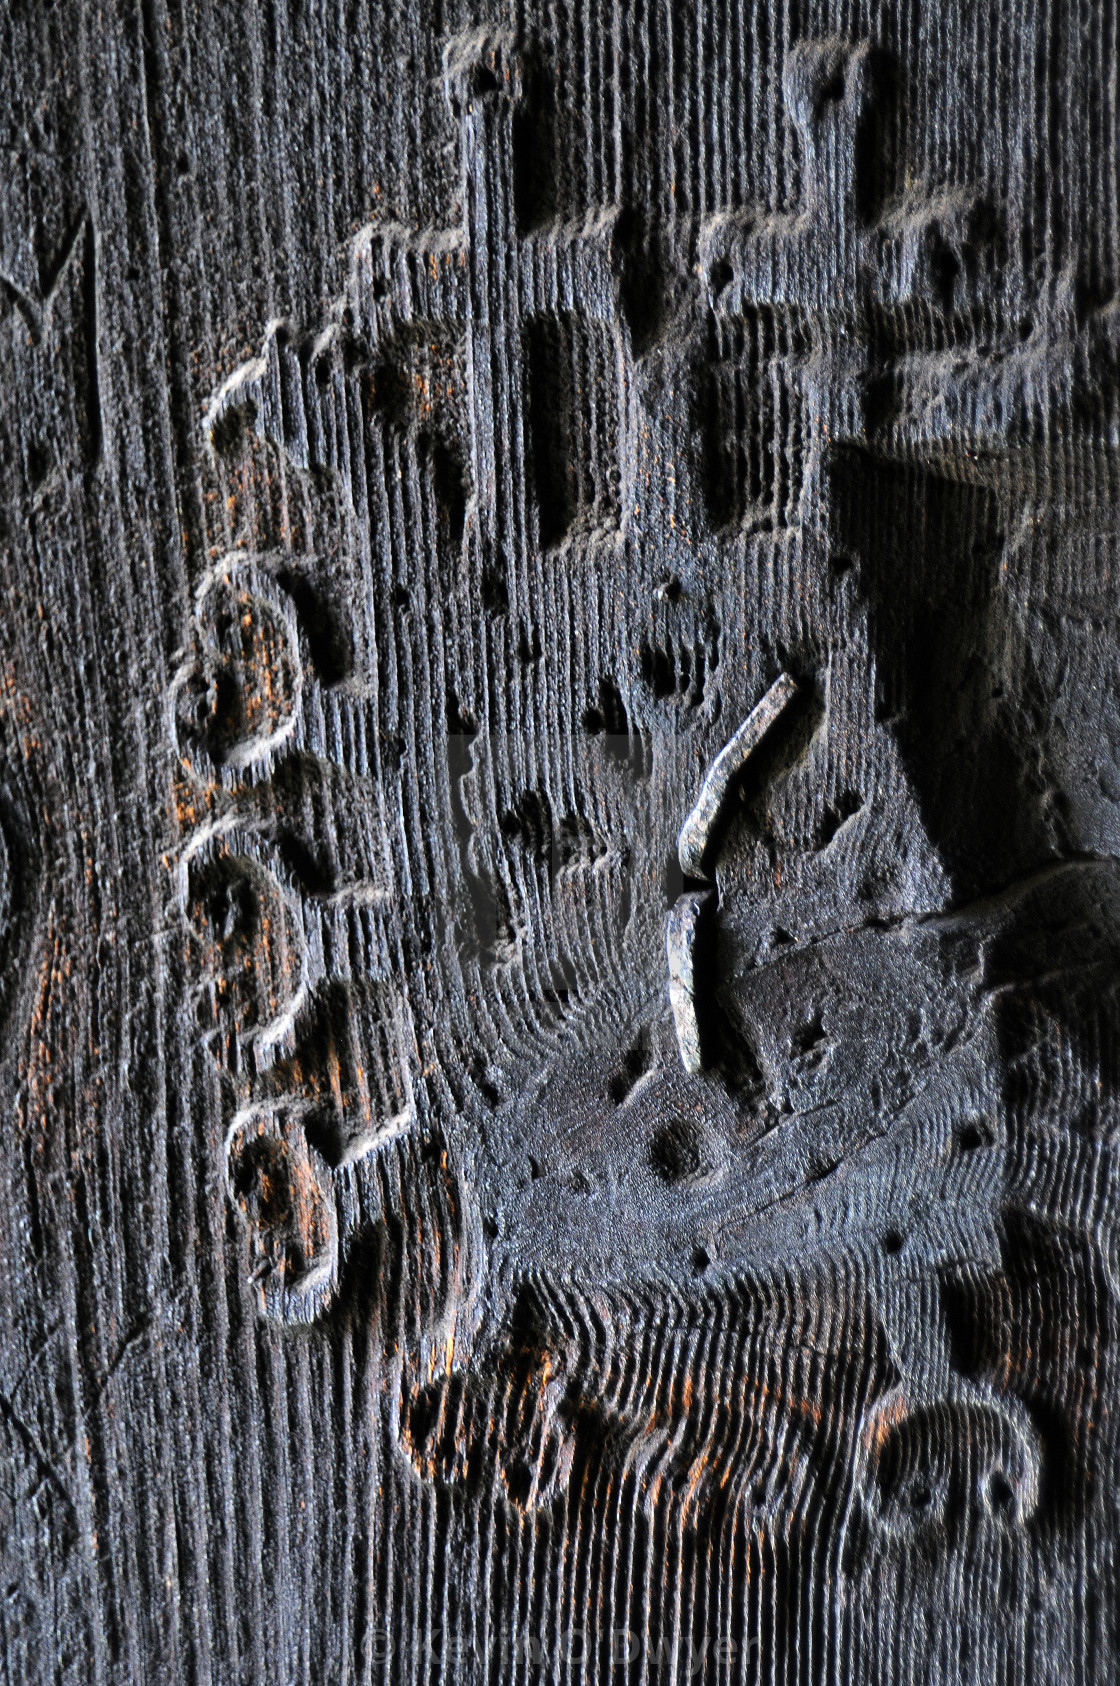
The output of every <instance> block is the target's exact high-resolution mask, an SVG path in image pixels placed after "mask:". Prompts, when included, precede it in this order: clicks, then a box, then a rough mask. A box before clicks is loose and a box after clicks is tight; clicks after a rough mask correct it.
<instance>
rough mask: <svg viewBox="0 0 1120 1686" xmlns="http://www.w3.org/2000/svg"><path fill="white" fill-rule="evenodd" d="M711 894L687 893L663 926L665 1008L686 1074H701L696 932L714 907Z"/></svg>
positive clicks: (671, 911)
mask: <svg viewBox="0 0 1120 1686" xmlns="http://www.w3.org/2000/svg"><path fill="white" fill-rule="evenodd" d="M715 894H716V893H715V891H714V890H689V891H687V892H686V893H685V894H684V895H683V896H678V898H677V900H676V901H675V902H674V903H673V906H672V907H671V908H670V909H669V917H668V919H667V920H666V923H665V954H666V958H667V960H668V963H669V1005H670V1007H671V1008H672V1009H673V1023H674V1025H675V1027H676V1032H677V1047H678V1048H679V1049H680V1055H681V1064H682V1065H683V1066H684V1069H685V1070H686V1071H689V1072H696V1071H702V1070H703V1067H704V1054H703V1048H702V1046H701V1041H700V1020H699V1018H698V1016H697V1012H696V953H695V943H696V935H697V931H698V930H699V929H700V927H701V926H702V925H703V923H704V921H705V918H706V916H707V914H708V912H709V910H710V909H711V908H712V907H713V905H714V903H715Z"/></svg>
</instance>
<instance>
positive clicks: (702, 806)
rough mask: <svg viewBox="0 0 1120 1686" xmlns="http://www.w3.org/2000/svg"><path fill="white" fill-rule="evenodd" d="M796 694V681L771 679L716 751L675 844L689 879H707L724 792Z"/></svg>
mask: <svg viewBox="0 0 1120 1686" xmlns="http://www.w3.org/2000/svg"><path fill="white" fill-rule="evenodd" d="M797 694H798V685H797V681H796V679H794V678H793V676H792V675H791V674H788V673H783V674H782V675H781V677H780V678H778V679H775V681H774V683H773V684H772V685H771V687H770V689H769V690H768V691H767V693H766V695H765V696H764V697H763V699H762V701H761V702H760V703H758V705H757V706H756V707H755V708H753V709H752V710H751V712H750V713H749V714H748V715H747V718H746V719H745V720H744V721H743V724H742V725H741V726H740V727H739V730H738V731H737V732H736V733H735V736H734V737H733V738H732V739H731V742H730V743H729V744H727V745H726V746H725V747H724V748H723V749H721V750H720V752H719V754H718V755H717V756H716V758H715V760H714V761H713V762H712V764H711V766H710V767H709V769H708V775H707V777H706V778H705V780H704V783H703V784H702V785H701V787H700V794H699V796H698V797H697V798H696V805H695V807H694V808H693V810H692V812H691V813H690V814H689V816H688V818H687V819H686V820H685V822H684V825H683V826H682V827H681V834H680V837H679V839H678V840H677V855H678V857H679V859H680V863H681V871H682V872H683V873H685V875H686V876H687V877H689V878H707V877H709V876H710V874H709V873H708V872H707V871H706V870H705V867H704V856H705V855H706V853H707V851H708V848H709V845H710V844H711V841H712V838H713V835H714V833H715V829H716V826H717V824H718V822H719V818H720V814H721V813H722V810H723V806H724V803H725V802H726V801H727V796H728V792H729V791H730V789H731V786H732V784H733V783H734V781H735V779H736V778H737V777H738V775H739V774H740V773H741V772H742V770H743V768H744V766H745V765H746V763H747V761H748V760H749V759H750V757H751V756H752V755H753V754H754V752H755V750H756V749H757V748H758V746H759V744H760V743H761V742H762V740H763V738H765V737H766V736H767V734H768V733H769V731H770V729H771V727H772V726H773V725H774V724H775V722H776V721H777V720H778V718H779V716H781V715H782V714H784V713H785V711H786V709H787V708H788V707H789V705H790V703H791V702H792V701H793V699H794V698H795V697H796V696H797Z"/></svg>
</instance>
